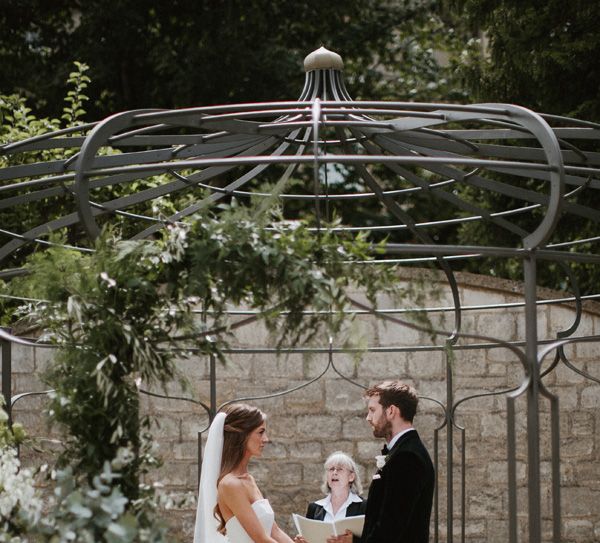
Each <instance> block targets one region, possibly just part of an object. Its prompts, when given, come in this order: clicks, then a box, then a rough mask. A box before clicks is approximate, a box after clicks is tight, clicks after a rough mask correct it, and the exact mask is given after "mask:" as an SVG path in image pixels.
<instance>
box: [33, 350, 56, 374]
mask: <svg viewBox="0 0 600 543" xmlns="http://www.w3.org/2000/svg"><path fill="white" fill-rule="evenodd" d="M34 350H35V355H34V356H35V369H36V371H37V372H39V373H41V372H44V371H46V370H47V369H48V368H49V367H50V366H51V365H52V364H53V362H54V358H55V356H56V353H57V352H58V349H56V348H54V347H41V346H40V347H36V348H35V349H34Z"/></svg>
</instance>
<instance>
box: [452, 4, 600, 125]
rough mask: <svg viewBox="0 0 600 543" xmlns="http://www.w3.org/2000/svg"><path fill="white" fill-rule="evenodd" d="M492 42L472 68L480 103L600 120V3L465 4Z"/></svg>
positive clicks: (473, 81) (475, 23)
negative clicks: (598, 24)
mask: <svg viewBox="0 0 600 543" xmlns="http://www.w3.org/2000/svg"><path fill="white" fill-rule="evenodd" d="M462 3H463V4H464V9H465V14H466V15H467V17H468V18H469V20H470V21H471V22H472V24H473V25H476V26H477V28H478V29H479V30H481V31H482V32H484V33H485V35H486V37H487V39H488V40H489V45H488V53H489V54H488V55H485V56H483V57H481V58H480V59H478V60H476V61H475V62H473V63H472V64H471V65H470V68H471V70H470V73H469V83H470V85H471V87H472V88H473V90H475V91H476V92H477V97H478V99H483V100H494V101H500V102H509V103H517V104H520V105H523V106H526V107H529V108H531V109H534V110H536V111H542V112H544V113H554V114H557V115H568V116H574V117H578V118H583V119H587V120H596V121H599V120H600V71H599V70H598V69H597V66H598V56H599V55H600V36H599V35H598V31H597V21H598V19H599V18H600V4H599V3H598V2H590V1H588V0H575V1H573V2H569V3H568V4H565V3H564V2H561V1H559V0H550V1H546V2H540V1H539V0H525V1H523V0H484V1H481V0H465V1H464V2H462Z"/></svg>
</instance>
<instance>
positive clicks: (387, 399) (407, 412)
mask: <svg viewBox="0 0 600 543" xmlns="http://www.w3.org/2000/svg"><path fill="white" fill-rule="evenodd" d="M365 396H366V397H367V398H370V397H371V396H379V403H380V404H381V405H382V406H383V407H389V406H390V405H395V406H396V407H397V408H398V409H399V410H400V415H401V416H402V418H403V419H404V420H405V421H407V422H412V421H413V419H414V418H415V414H416V412H417V405H418V404H419V397H418V396H417V391H416V390H415V389H414V388H413V387H411V386H410V385H407V384H406V383H403V382H402V381H384V382H383V383H380V384H378V385H375V386H372V387H371V388H369V389H367V391H366V392H365Z"/></svg>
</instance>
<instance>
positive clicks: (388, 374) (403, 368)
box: [357, 352, 408, 381]
mask: <svg viewBox="0 0 600 543" xmlns="http://www.w3.org/2000/svg"><path fill="white" fill-rule="evenodd" d="M407 373H408V372H407V359H406V353H381V352H379V353H377V352H373V353H365V354H364V355H363V356H362V359H361V360H360V361H359V363H358V365H357V376H358V378H360V379H369V380H371V379H372V380H374V381H384V380H386V379H394V378H401V377H402V376H404V375H406V374H407Z"/></svg>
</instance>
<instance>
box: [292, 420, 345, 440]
mask: <svg viewBox="0 0 600 543" xmlns="http://www.w3.org/2000/svg"><path fill="white" fill-rule="evenodd" d="M296 425H297V426H296V436H297V437H298V438H300V439H302V438H305V439H306V438H308V439H315V438H326V439H335V438H337V437H340V433H341V430H342V421H341V419H340V417H335V416H332V415H316V416H299V417H298V418H297V420H296Z"/></svg>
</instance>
